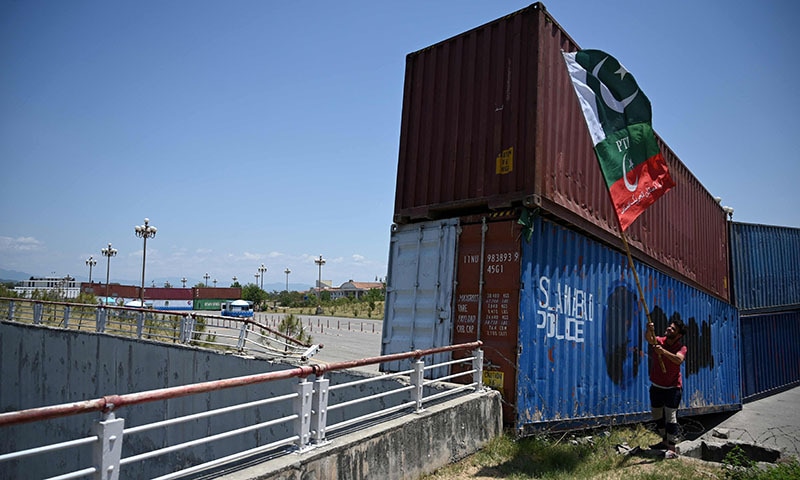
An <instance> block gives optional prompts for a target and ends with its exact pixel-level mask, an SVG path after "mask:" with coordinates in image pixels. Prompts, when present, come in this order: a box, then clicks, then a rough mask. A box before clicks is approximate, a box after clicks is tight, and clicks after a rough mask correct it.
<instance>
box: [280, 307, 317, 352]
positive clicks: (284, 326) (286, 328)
mask: <svg viewBox="0 0 800 480" xmlns="http://www.w3.org/2000/svg"><path fill="white" fill-rule="evenodd" d="M278 331H279V332H281V333H282V334H284V335H286V336H287V337H292V338H294V339H295V340H297V341H298V342H300V343H302V344H304V345H307V344H309V343H311V342H312V340H313V339H312V338H311V335H309V334H308V332H306V330H305V329H304V328H303V322H302V321H301V320H300V318H299V317H295V316H294V314H289V315H286V316H285V317H283V320H281V323H280V324H278Z"/></svg>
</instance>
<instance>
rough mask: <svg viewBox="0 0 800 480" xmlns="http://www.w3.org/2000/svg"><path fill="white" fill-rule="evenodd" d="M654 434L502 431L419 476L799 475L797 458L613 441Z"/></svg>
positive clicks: (771, 479)
mask: <svg viewBox="0 0 800 480" xmlns="http://www.w3.org/2000/svg"><path fill="white" fill-rule="evenodd" d="M658 440H659V438H658V437H657V436H656V435H655V434H654V433H652V432H651V431H649V430H647V429H646V428H645V427H644V426H642V425H634V426H626V427H618V428H614V429H609V430H606V431H604V432H599V433H598V432H595V433H593V434H592V433H582V434H580V436H577V435H571V434H562V435H560V436H557V435H544V434H542V435H540V436H534V437H526V438H522V439H514V438H513V437H512V436H511V435H509V434H506V435H502V436H500V437H497V438H495V439H494V440H492V441H491V442H490V443H489V444H488V445H487V446H486V447H485V448H483V449H482V450H481V451H479V452H477V453H475V454H474V455H471V456H470V457H467V458H466V459H464V460H462V461H460V462H457V463H454V464H451V465H449V466H447V467H444V468H442V469H440V470H438V471H437V472H435V473H433V474H430V475H427V476H424V477H422V479H423V480H466V479H476V478H477V479H494V478H503V479H509V480H524V479H553V480H561V479H563V480H566V479H626V480H627V479H634V480H637V479H638V480H672V479H674V478H680V479H681V480H686V479H725V480H788V479H796V478H800V464H798V462H797V460H792V461H790V462H788V463H783V464H778V465H774V466H772V465H771V466H768V467H766V468H764V467H761V468H759V466H757V465H755V464H753V463H752V462H748V461H747V459H746V458H742V456H741V455H738V456H737V455H736V453H735V452H736V450H735V449H734V451H733V452H731V453H732V454H731V455H729V457H728V458H726V460H725V462H724V463H722V464H717V463H711V462H702V461H699V460H696V459H693V458H688V457H679V458H677V459H663V458H655V457H652V456H646V455H623V454H620V453H618V452H617V448H616V446H617V445H620V444H622V443H627V444H628V445H629V446H630V447H637V446H639V447H644V448H646V446H647V445H650V444H652V443H655V442H657V441H658Z"/></svg>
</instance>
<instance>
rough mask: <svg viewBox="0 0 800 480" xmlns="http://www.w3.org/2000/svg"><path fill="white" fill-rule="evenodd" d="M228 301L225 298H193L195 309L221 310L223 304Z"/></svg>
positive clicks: (193, 307)
mask: <svg viewBox="0 0 800 480" xmlns="http://www.w3.org/2000/svg"><path fill="white" fill-rule="evenodd" d="M226 301H228V299H224V298H195V299H194V300H192V309H193V310H202V311H213V310H216V311H219V310H221V309H222V304H223V303H225V302H226Z"/></svg>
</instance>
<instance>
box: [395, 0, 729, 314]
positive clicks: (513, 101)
mask: <svg viewBox="0 0 800 480" xmlns="http://www.w3.org/2000/svg"><path fill="white" fill-rule="evenodd" d="M576 49H578V46H577V44H576V43H575V42H574V41H573V40H572V39H571V38H570V37H569V35H568V34H567V33H566V32H564V30H563V29H562V28H561V27H560V26H559V25H558V23H556V22H555V20H554V19H553V18H552V17H551V16H550V15H549V14H548V13H547V12H546V11H545V10H544V7H543V6H542V5H541V4H538V3H537V4H534V5H532V6H530V7H528V8H526V9H523V10H520V11H518V12H515V13H513V14H510V15H508V16H506V17H503V18H501V19H498V20H496V21H493V22H490V23H488V24H486V25H483V26H481V27H478V28H475V29H473V30H470V31H468V32H465V33H463V34H461V35H458V36H456V37H453V38H451V39H448V40H445V41H443V42H440V43H438V44H436V45H433V46H431V47H428V48H426V49H423V50H420V51H418V52H414V53H411V54H409V55H408V56H407V59H406V75H405V86H404V95H403V113H402V121H401V132H400V149H399V157H398V173H397V186H396V192H395V195H396V196H395V222H397V223H408V222H415V221H422V220H426V219H436V218H448V217H456V216H460V215H468V214H475V213H485V212H489V211H493V210H500V209H506V208H509V207H514V206H519V205H525V206H528V207H534V206H538V207H541V208H543V209H544V210H546V211H547V212H548V213H549V214H551V215H553V216H555V217H557V218H559V219H563V220H565V221H566V222H568V223H570V224H572V225H575V226H577V227H578V228H579V229H581V230H584V231H586V232H587V233H589V234H590V235H592V236H594V237H597V238H599V239H601V240H602V241H604V242H608V243H610V244H612V245H615V246H620V241H619V233H618V232H619V227H618V224H617V220H616V216H615V214H614V212H613V209H612V205H611V201H610V200H609V196H608V191H607V189H606V187H605V183H604V182H603V180H602V176H601V173H600V169H599V167H598V165H597V160H596V158H595V156H594V151H593V149H592V144H591V140H590V138H589V135H588V133H587V129H586V125H585V122H584V119H583V116H582V113H581V111H580V108H579V105H578V102H577V99H576V98H575V93H574V90H573V88H572V84H571V83H570V81H569V78H568V74H567V71H566V68H565V66H564V60H563V58H562V56H561V51H562V50H564V51H574V50H576ZM621 60H622V61H623V62H624V59H621ZM658 140H659V143H660V146H661V150H662V153H663V154H664V155H665V158H666V160H667V162H668V164H669V167H670V169H671V171H672V175H673V178H674V179H675V181H676V183H677V185H678V186H677V187H676V188H674V189H673V190H672V191H671V192H669V193H668V194H667V195H665V196H664V197H663V198H662V199H660V200H659V201H658V202H656V204H655V205H654V206H653V207H651V208H650V209H648V210H647V211H646V212H645V213H644V214H643V215H642V216H641V217H640V218H639V219H638V220H637V221H636V222H635V223H634V224H633V225H632V226H631V228H630V229H629V230H628V232H627V234H628V237H629V243H630V244H631V246H632V247H633V249H634V255H635V256H636V257H637V258H638V259H640V260H642V261H644V262H646V263H648V264H650V265H653V266H655V267H657V268H659V269H662V270H665V271H668V273H670V274H671V275H675V276H678V277H680V278H682V279H684V280H685V281H687V282H689V283H691V284H692V285H694V286H696V287H698V288H700V289H703V290H705V291H707V292H709V293H711V294H713V295H715V296H717V297H719V298H721V299H723V300H727V299H729V298H730V297H729V291H728V288H729V286H728V268H729V262H728V256H727V255H728V245H727V242H728V235H727V227H726V218H725V213H724V212H723V211H722V208H721V207H720V206H719V205H718V204H717V203H716V202H715V201H714V199H713V197H712V196H711V195H710V194H709V193H708V191H706V190H705V188H704V187H703V186H702V184H701V183H700V182H699V181H698V180H697V179H696V178H695V177H694V176H693V175H692V174H691V172H689V170H688V169H687V168H686V167H685V165H683V163H682V162H681V161H680V160H679V159H678V157H677V156H676V155H675V154H674V152H673V151H672V150H670V149H669V148H668V147H667V146H666V144H665V143H664V142H663V141H662V140H661V139H660V138H659V139H658Z"/></svg>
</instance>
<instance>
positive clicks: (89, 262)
mask: <svg viewBox="0 0 800 480" xmlns="http://www.w3.org/2000/svg"><path fill="white" fill-rule="evenodd" d="M86 265H89V283H90V284H91V283H92V267H94V266H95V265H97V260H95V259H94V257H92V256H91V255H89V258H87V259H86Z"/></svg>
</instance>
